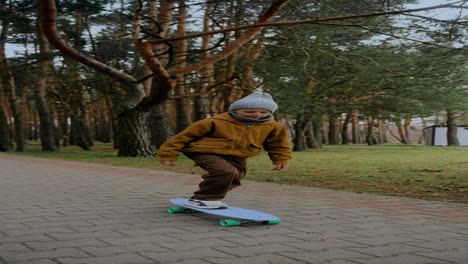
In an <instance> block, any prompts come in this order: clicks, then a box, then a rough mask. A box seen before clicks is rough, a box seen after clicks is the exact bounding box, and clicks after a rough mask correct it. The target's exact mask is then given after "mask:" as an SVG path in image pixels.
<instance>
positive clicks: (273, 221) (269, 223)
mask: <svg viewBox="0 0 468 264" xmlns="http://www.w3.org/2000/svg"><path fill="white" fill-rule="evenodd" d="M279 223H281V220H280V219H279V218H278V219H275V220H269V221H266V224H267V225H276V224H279Z"/></svg>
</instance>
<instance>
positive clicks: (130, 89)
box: [39, 0, 144, 105]
mask: <svg viewBox="0 0 468 264" xmlns="http://www.w3.org/2000/svg"><path fill="white" fill-rule="evenodd" d="M39 16H40V19H39V21H40V28H41V30H42V32H44V35H45V36H46V37H47V39H48V40H49V42H50V43H51V44H52V45H53V46H54V47H55V48H57V49H58V50H60V51H61V52H62V53H64V54H65V55H67V56H69V57H71V58H72V59H74V60H76V61H78V62H80V63H82V64H84V65H87V66H89V67H91V68H93V69H94V70H96V71H98V72H101V73H103V74H106V75H107V76H109V77H111V78H112V79H114V80H117V81H119V82H121V83H123V84H124V85H123V86H124V87H123V88H124V89H125V90H126V92H127V94H129V95H130V96H131V97H133V99H132V100H131V101H133V103H130V104H133V105H134V103H135V102H134V101H135V99H136V98H139V99H140V100H141V98H143V96H144V91H143V89H142V87H140V86H141V85H138V84H137V80H136V79H135V78H133V77H132V76H130V75H127V74H125V73H123V72H121V71H119V70H117V69H114V68H112V67H110V66H108V65H106V64H104V63H102V62H99V61H97V60H95V59H93V58H91V57H88V56H86V55H84V54H82V53H80V52H78V51H76V50H75V49H73V48H71V47H70V46H68V45H67V43H65V41H63V39H62V38H61V37H60V36H59V34H58V33H57V26H56V22H57V8H56V6H55V0H39ZM136 101H138V100H136Z"/></svg>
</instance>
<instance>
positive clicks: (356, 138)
mask: <svg viewBox="0 0 468 264" xmlns="http://www.w3.org/2000/svg"><path fill="white" fill-rule="evenodd" d="M352 122H353V126H352V132H351V134H352V139H351V140H352V141H353V144H361V143H362V140H361V126H360V125H359V118H358V111H357V110H353V121H352Z"/></svg>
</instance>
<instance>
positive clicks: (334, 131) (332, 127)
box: [328, 114, 340, 145]
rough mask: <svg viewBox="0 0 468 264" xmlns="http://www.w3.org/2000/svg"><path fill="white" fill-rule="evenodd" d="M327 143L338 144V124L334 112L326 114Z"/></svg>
mask: <svg viewBox="0 0 468 264" xmlns="http://www.w3.org/2000/svg"><path fill="white" fill-rule="evenodd" d="M328 118H329V120H328V124H329V127H328V144H330V145H339V144H340V136H339V135H340V124H339V120H338V118H337V116H336V115H335V114H330V115H328Z"/></svg>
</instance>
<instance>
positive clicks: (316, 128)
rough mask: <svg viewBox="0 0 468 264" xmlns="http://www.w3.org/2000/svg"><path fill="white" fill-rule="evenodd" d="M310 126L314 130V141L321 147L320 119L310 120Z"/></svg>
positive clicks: (321, 124)
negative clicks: (311, 125)
mask: <svg viewBox="0 0 468 264" xmlns="http://www.w3.org/2000/svg"><path fill="white" fill-rule="evenodd" d="M312 124H313V128H314V136H315V139H316V140H317V143H318V144H319V146H320V147H322V143H323V133H322V127H323V123H322V118H321V117H315V118H314V119H313V120H312Z"/></svg>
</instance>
